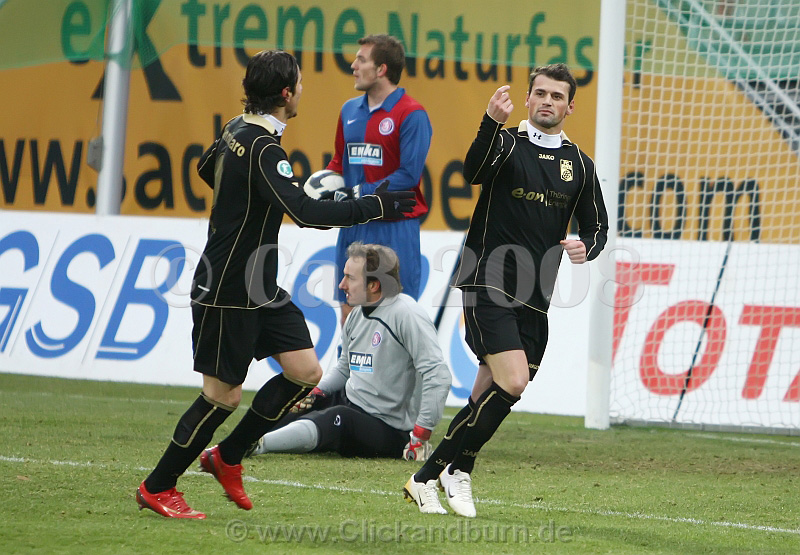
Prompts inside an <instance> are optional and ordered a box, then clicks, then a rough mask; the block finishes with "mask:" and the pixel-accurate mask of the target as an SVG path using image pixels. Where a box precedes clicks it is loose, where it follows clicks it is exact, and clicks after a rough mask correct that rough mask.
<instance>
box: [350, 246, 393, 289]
mask: <svg viewBox="0 0 800 555" xmlns="http://www.w3.org/2000/svg"><path fill="white" fill-rule="evenodd" d="M347 258H363V259H364V260H365V262H364V273H365V274H366V276H365V277H366V282H367V284H369V283H374V282H376V281H377V282H379V283H380V284H381V293H382V294H383V296H384V297H394V296H396V295H399V294H400V293H401V292H402V291H403V286H402V284H401V283H400V259H398V258H397V254H396V253H395V252H394V251H393V250H392V249H390V248H389V247H385V246H383V245H374V244H371V243H366V244H365V243H362V242H361V241H356V242H355V243H351V244H350V246H349V247H347Z"/></svg>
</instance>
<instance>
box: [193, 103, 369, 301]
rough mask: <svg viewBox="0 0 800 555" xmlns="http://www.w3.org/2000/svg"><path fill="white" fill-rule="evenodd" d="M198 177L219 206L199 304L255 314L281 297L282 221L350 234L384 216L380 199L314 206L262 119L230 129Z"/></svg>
mask: <svg viewBox="0 0 800 555" xmlns="http://www.w3.org/2000/svg"><path fill="white" fill-rule="evenodd" d="M197 170H198V173H199V174H200V177H202V178H203V180H204V181H205V182H206V183H207V184H208V185H209V186H210V187H212V188H213V189H214V201H213V205H212V208H211V216H210V218H209V222H208V241H207V243H206V247H205V249H204V251H203V257H202V259H201V260H200V262H199V263H198V266H197V270H196V271H195V275H194V284H193V287H192V300H193V301H194V302H196V303H200V304H204V305H209V306H218V307H235V308H257V307H259V306H264V305H266V304H269V303H271V302H274V301H276V300H280V299H281V298H282V297H283V296H284V292H283V290H282V289H280V288H279V287H278V285H277V282H276V278H277V274H278V231H279V230H280V226H281V220H282V219H283V215H284V213H285V214H288V215H289V217H291V218H292V220H294V222H295V223H296V224H297V225H299V226H301V227H345V226H350V225H353V224H356V223H363V222H367V221H369V220H373V219H376V218H379V217H380V216H381V204H380V201H379V200H378V198H377V197H376V196H365V197H362V198H360V199H358V200H353V201H345V202H334V201H318V200H313V199H311V198H309V197H308V196H307V195H306V194H305V193H304V192H303V188H302V186H300V184H299V183H298V182H297V179H296V178H295V177H294V175H293V173H292V166H291V164H290V163H289V161H288V159H287V156H286V152H285V151H284V150H283V147H281V143H280V136H279V135H278V134H277V132H276V130H275V128H274V127H273V125H272V124H271V123H270V122H269V121H268V120H267V119H266V118H264V117H262V116H259V115H254V114H244V115H241V116H238V117H236V118H234V119H232V120H231V121H229V122H228V123H227V124H226V125H225V127H224V128H223V130H222V134H221V135H220V137H219V138H218V139H217V140H216V141H215V142H214V144H213V145H211V147H210V148H209V149H208V150H207V151H206V152H205V153H204V154H203V156H202V157H201V158H200V161H199V162H198V165H197Z"/></svg>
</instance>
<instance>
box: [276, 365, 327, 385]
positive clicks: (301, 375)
mask: <svg viewBox="0 0 800 555" xmlns="http://www.w3.org/2000/svg"><path fill="white" fill-rule="evenodd" d="M283 373H284V374H285V375H286V377H287V378H289V379H291V380H293V381H295V382H300V383H305V384H308V385H317V384H318V383H319V381H320V380H321V379H322V367H321V366H320V365H319V363H317V364H315V365H309V366H291V367H286V368H284V369H283Z"/></svg>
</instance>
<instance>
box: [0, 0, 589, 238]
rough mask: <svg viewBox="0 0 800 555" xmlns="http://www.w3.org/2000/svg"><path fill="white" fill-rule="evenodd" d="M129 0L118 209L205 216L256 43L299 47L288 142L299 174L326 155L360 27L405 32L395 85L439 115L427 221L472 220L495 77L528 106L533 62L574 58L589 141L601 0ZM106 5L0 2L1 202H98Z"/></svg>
mask: <svg viewBox="0 0 800 555" xmlns="http://www.w3.org/2000/svg"><path fill="white" fill-rule="evenodd" d="M133 4H134V10H133V11H134V14H133V28H134V30H133V33H132V34H133V50H134V53H133V57H132V59H131V60H130V61H129V63H130V67H131V80H130V101H129V108H128V125H127V139H126V148H125V168H124V181H125V195H124V198H123V204H122V213H124V214H138V215H142V214H152V215H165V216H205V215H207V213H208V209H209V207H210V199H211V191H210V190H209V189H208V188H207V187H206V186H205V184H203V183H202V182H201V181H200V179H199V178H198V177H197V175H196V172H195V164H196V162H197V159H198V157H199V156H200V154H201V153H202V152H203V150H204V149H205V148H206V146H207V145H208V144H210V142H211V141H212V140H213V139H214V137H215V135H216V133H217V132H218V130H219V129H220V127H221V126H222V125H223V124H224V122H225V121H227V120H228V119H229V118H231V117H233V116H235V115H236V114H238V113H240V112H241V110H242V104H241V98H242V96H243V93H242V90H241V80H242V77H243V75H244V67H245V65H246V63H247V59H248V58H249V56H251V55H252V54H254V53H255V52H257V51H259V50H261V49H265V48H282V49H285V50H288V51H290V52H292V53H294V54H295V55H296V56H297V58H298V60H299V61H300V64H301V68H302V71H303V84H304V93H303V99H302V101H301V104H300V112H299V117H297V118H295V119H293V120H291V122H290V125H289V127H288V129H287V132H286V135H285V138H284V142H283V144H284V146H285V148H286V150H287V152H288V153H289V154H290V157H291V161H292V163H293V166H294V171H295V173H296V174H297V175H298V176H299V177H301V178H303V177H305V176H307V175H309V174H310V173H312V172H313V171H316V170H318V169H321V168H322V167H323V166H324V165H325V164H326V162H327V160H328V159H329V157H330V156H331V154H332V152H333V140H334V132H335V126H336V120H337V117H338V113H339V109H340V107H341V105H342V103H343V102H344V101H345V100H347V99H348V98H351V97H353V96H357V94H358V93H357V92H356V91H355V90H354V89H353V77H352V74H351V70H350V63H351V62H352V60H353V57H354V54H355V52H356V50H357V48H358V45H357V40H358V39H359V38H360V37H362V36H364V35H366V34H370V33H390V34H392V35H394V36H396V37H398V38H399V39H400V40H401V41H402V42H403V44H404V45H405V47H406V54H407V67H406V71H405V73H404V75H403V77H402V79H401V82H400V86H402V87H405V89H406V91H407V92H408V93H409V94H410V95H411V96H413V97H414V98H416V99H417V100H418V101H419V102H420V103H422V105H423V106H424V107H425V108H426V110H427V111H428V114H429V116H430V119H431V123H432V125H433V130H434V131H433V142H432V146H431V151H430V153H429V156H428V160H427V164H426V170H425V174H424V179H423V181H424V193H425V195H426V196H427V197H428V200H429V204H430V206H431V211H430V213H429V214H428V217H427V219H426V221H425V223H424V227H425V228H426V229H466V227H467V226H468V224H469V216H470V214H471V211H472V207H473V205H474V201H475V200H476V199H477V191H473V188H472V187H471V186H469V185H467V184H466V183H465V182H464V180H463V177H462V176H461V167H462V166H461V165H462V161H463V157H464V154H465V153H466V151H467V148H468V147H469V144H470V143H471V141H472V139H473V137H474V135H475V133H476V131H477V127H478V123H479V121H480V118H481V114H482V113H483V111H484V110H485V108H486V104H487V102H488V99H489V97H490V96H491V95H492V93H493V92H494V91H495V90H496V88H497V87H499V86H501V85H504V84H510V85H511V94H512V97H513V98H514V101H515V102H514V105H515V109H514V113H513V114H512V116H511V121H512V122H514V123H513V124H514V125H516V123H517V122H519V121H521V120H523V119H525V118H526V117H527V111H526V109H525V105H524V100H525V93H526V90H527V76H528V73H529V70H530V68H532V67H534V66H536V65H541V64H546V63H552V62H566V63H567V64H569V65H570V67H572V68H573V70H574V72H575V75H576V77H577V79H578V82H579V85H580V86H579V90H578V94H577V97H576V111H575V113H574V114H573V115H572V116H570V119H569V120H568V121H567V125H566V131H567V133H568V134H569V136H570V138H572V139H573V140H574V141H575V142H577V143H578V144H579V145H580V146H581V147H582V148H583V149H584V150H585V151H587V152H588V153H589V154H592V153H593V151H594V135H595V130H594V122H595V114H596V82H597V76H596V73H595V67H596V65H597V52H598V38H597V35H598V26H599V12H600V2H599V1H591V2H586V1H579V0H566V1H562V2H558V3H546V4H545V3H531V2H521V1H516V0H515V1H509V2H505V3H503V4H498V5H497V6H494V5H491V6H490V5H487V4H486V3H484V2H477V1H471V0H466V1H465V0H462V1H449V0H445V1H439V2H421V1H416V0H410V1H403V2H399V1H398V2H382V3H369V4H363V3H362V4H355V5H354V4H352V3H345V2H339V1H328V2H324V3H322V2H317V3H314V2H305V1H297V2H291V3H274V2H269V3H252V2H245V1H240V0H230V1H225V2H213V1H202V0H162V1H159V0H139V1H136V0H134V2H133ZM111 11H112V8H111V7H110V3H109V2H107V1H106V2H104V1H99V0H74V1H66V0H48V1H46V2H45V1H41V0H40V1H36V0H6V1H5V2H0V99H2V102H3V106H4V115H3V125H2V127H0V185H2V189H0V208H3V209H20V210H55V211H69V212H92V211H93V210H94V202H95V197H96V183H97V176H98V174H97V172H96V171H95V170H94V169H92V168H91V167H89V166H88V164H87V162H86V160H87V150H88V145H89V141H90V140H91V139H92V138H94V137H97V136H99V135H100V129H101V115H102V93H103V86H102V85H103V78H104V69H105V64H104V62H105V54H104V42H105V40H106V31H107V22H108V20H109V19H110V17H111ZM577 15H579V17H578V16H577Z"/></svg>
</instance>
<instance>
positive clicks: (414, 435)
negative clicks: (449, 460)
mask: <svg viewBox="0 0 800 555" xmlns="http://www.w3.org/2000/svg"><path fill="white" fill-rule="evenodd" d="M409 436H410V439H409V442H408V443H407V444H406V447H405V449H403V458H404V459H405V460H407V461H418V462H425V461H426V460H428V457H430V456H431V453H433V446H432V445H431V444H430V442H429V441H428V440H429V439H430V438H431V431H430V430H428V429H426V428H423V427H422V426H414V429H413V430H412V431H411V432H410V433H409Z"/></svg>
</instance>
